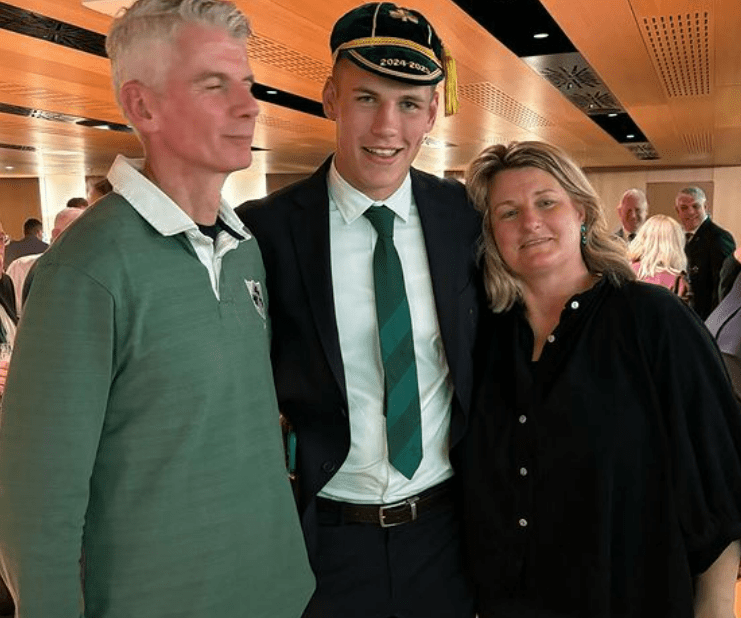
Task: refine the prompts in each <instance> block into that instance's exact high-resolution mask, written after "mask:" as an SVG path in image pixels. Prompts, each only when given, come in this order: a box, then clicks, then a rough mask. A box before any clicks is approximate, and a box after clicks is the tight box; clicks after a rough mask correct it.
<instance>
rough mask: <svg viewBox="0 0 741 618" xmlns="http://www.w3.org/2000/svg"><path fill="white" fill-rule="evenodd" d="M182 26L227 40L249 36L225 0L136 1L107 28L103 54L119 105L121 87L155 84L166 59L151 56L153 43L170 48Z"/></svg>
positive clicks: (242, 18)
mask: <svg viewBox="0 0 741 618" xmlns="http://www.w3.org/2000/svg"><path fill="white" fill-rule="evenodd" d="M186 24H202V25H206V26H215V27H217V28H223V29H224V30H225V31H226V32H228V33H229V35H230V36H232V37H234V38H235V39H239V40H246V39H247V37H249V36H250V34H251V31H250V24H249V20H248V19H247V17H246V16H245V15H244V13H242V11H240V10H239V9H238V8H237V6H236V5H235V4H234V3H232V2H229V1H227V0H137V1H136V2H134V4H132V5H131V7H129V8H128V9H127V10H126V11H125V12H124V13H123V14H122V15H120V16H118V17H116V19H115V20H114V21H113V23H112V24H111V27H110V29H109V31H108V36H107V38H106V52H107V53H108V57H109V58H110V59H111V78H112V80H113V89H114V92H115V94H116V100H117V101H118V103H119V106H120V105H121V101H120V98H119V97H120V90H121V86H122V85H123V84H124V83H126V82H127V81H129V80H132V79H139V80H141V81H142V82H144V83H146V84H147V85H148V86H155V85H157V84H159V82H160V79H161V77H162V75H163V74H164V73H165V72H166V71H167V69H168V62H169V60H168V59H167V58H165V59H162V58H159V57H156V56H153V55H152V51H153V49H152V48H153V46H154V45H155V44H157V43H160V44H170V43H172V41H173V40H174V39H175V36H176V35H177V33H178V31H179V29H180V28H181V27H182V26H184V25H186Z"/></svg>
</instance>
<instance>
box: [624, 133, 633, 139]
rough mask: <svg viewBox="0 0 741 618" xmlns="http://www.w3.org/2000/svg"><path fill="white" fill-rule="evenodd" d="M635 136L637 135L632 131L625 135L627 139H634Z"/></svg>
mask: <svg viewBox="0 0 741 618" xmlns="http://www.w3.org/2000/svg"><path fill="white" fill-rule="evenodd" d="M634 137H635V135H633V134H632V133H628V135H626V136H625V138H626V139H633V138H634Z"/></svg>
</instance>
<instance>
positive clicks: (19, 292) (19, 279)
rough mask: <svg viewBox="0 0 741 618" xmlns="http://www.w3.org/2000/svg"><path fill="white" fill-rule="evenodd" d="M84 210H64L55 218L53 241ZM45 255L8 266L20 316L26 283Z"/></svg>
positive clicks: (17, 259)
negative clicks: (35, 265) (38, 261)
mask: <svg viewBox="0 0 741 618" xmlns="http://www.w3.org/2000/svg"><path fill="white" fill-rule="evenodd" d="M83 212H84V210H82V209H80V208H69V207H67V208H62V210H60V211H59V212H58V213H57V214H56V216H55V217H54V228H53V229H52V231H51V241H52V242H54V241H55V240H56V238H57V237H58V236H59V235H60V234H61V233H62V232H63V231H64V230H65V229H67V226H69V225H70V224H71V223H72V222H73V221H74V220H75V219H77V217H79V216H80V215H81V214H82V213H83ZM42 255H43V254H42V253H33V254H31V255H23V256H21V257H19V258H16V259H15V260H13V263H12V264H11V265H10V266H8V270H7V274H8V276H9V277H10V279H11V280H12V281H13V287H14V288H15V306H16V308H17V312H18V315H20V314H21V312H22V310H23V301H24V300H25V298H26V296H28V288H27V287H26V286H25V284H26V282H30V279H29V273H30V272H31V270H32V269H33V266H34V264H36V260H38V259H39V258H40V257H41V256H42Z"/></svg>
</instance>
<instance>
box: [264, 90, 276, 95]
mask: <svg viewBox="0 0 741 618" xmlns="http://www.w3.org/2000/svg"><path fill="white" fill-rule="evenodd" d="M265 94H278V91H277V90H266V91H265Z"/></svg>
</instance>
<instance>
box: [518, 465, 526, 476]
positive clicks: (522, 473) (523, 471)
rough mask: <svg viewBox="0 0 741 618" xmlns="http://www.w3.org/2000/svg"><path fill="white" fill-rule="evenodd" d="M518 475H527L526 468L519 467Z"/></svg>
mask: <svg viewBox="0 0 741 618" xmlns="http://www.w3.org/2000/svg"><path fill="white" fill-rule="evenodd" d="M520 476H527V468H525V467H522V468H520Z"/></svg>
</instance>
